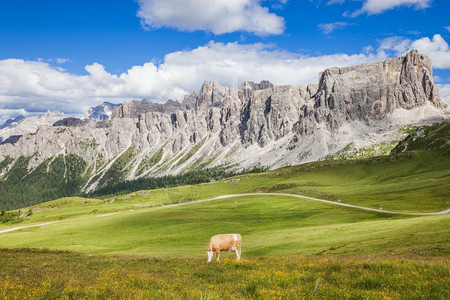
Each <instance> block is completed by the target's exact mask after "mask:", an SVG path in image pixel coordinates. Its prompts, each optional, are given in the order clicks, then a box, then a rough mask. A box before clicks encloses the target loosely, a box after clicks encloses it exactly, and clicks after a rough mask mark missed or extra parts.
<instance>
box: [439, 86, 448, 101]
mask: <svg viewBox="0 0 450 300" xmlns="http://www.w3.org/2000/svg"><path fill="white" fill-rule="evenodd" d="M437 86H438V89H439V94H440V96H441V98H442V99H444V100H446V101H447V102H450V84H438V85H437Z"/></svg>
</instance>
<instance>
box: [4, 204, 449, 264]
mask: <svg viewBox="0 0 450 300" xmlns="http://www.w3.org/2000/svg"><path fill="white" fill-rule="evenodd" d="M127 200H128V199H123V200H120V199H119V200H116V201H117V202H119V203H120V202H122V205H123V204H124V203H126V202H127ZM74 201H75V202H76V201H81V203H79V205H78V206H77V205H75V206H74V205H73V204H72V203H73V202H74ZM97 201H100V202H101V201H102V200H97ZM101 203H102V202H101ZM119 203H118V205H120V204H119ZM96 204H98V203H97V202H96V201H95V200H93V201H92V203H89V202H88V203H84V202H83V200H82V199H73V200H72V201H69V204H68V205H67V206H64V207H65V208H61V209H58V208H55V209H50V210H44V211H42V212H41V213H34V214H33V215H31V216H30V217H29V219H30V221H31V220H33V219H34V220H35V222H36V221H38V220H39V222H48V221H51V220H55V219H59V220H62V221H59V222H57V223H54V224H52V225H48V226H43V227H33V228H27V229H22V230H20V231H14V232H9V233H3V234H0V244H1V245H2V246H3V247H10V248H16V247H31V248H49V249H64V250H70V251H78V252H85V253H115V254H119V253H120V254H133V255H136V254H137V255H148V256H153V257H157V256H178V257H179V256H184V257H200V256H202V253H203V252H204V251H205V249H206V243H207V241H208V239H209V237H210V236H211V235H213V234H215V233H217V232H239V233H241V234H242V236H243V237H244V240H245V242H244V245H245V246H244V249H245V250H244V253H245V256H247V257H260V256H267V255H270V256H280V255H314V254H318V255H320V254H323V253H327V254H328V253H334V254H342V255H353V254H416V255H422V256H446V255H449V254H450V253H449V252H450V249H449V247H448V245H449V236H450V234H449V231H450V229H449V228H450V226H449V225H450V216H449V215H442V216H426V217H405V216H394V215H388V214H382V213H374V212H366V211H361V210H358V209H350V208H345V207H340V206H334V205H329V204H324V203H320V202H315V201H312V200H303V199H295V198H290V197H282V196H276V197H274V196H265V197H262V196H258V197H253V196H247V197H240V198H231V199H223V200H218V201H214V202H206V203H200V204H195V205H186V206H179V207H164V206H156V205H155V206H154V207H152V206H150V207H146V208H140V206H135V207H129V209H123V210H122V211H118V212H117V213H115V214H113V215H107V216H102V215H103V214H109V213H111V212H112V210H111V211H108V210H107V208H108V207H109V206H110V205H113V204H102V205H100V206H99V205H96ZM150 204H151V203H149V205H150ZM101 207H106V209H101ZM93 208H95V209H93ZM139 208H140V209H139ZM62 212H63V213H62ZM82 212H84V214H81V213H82ZM77 213H78V214H79V215H76V214H77ZM39 214H42V215H43V214H46V217H45V218H42V217H41V216H39ZM21 225H22V224H21ZM23 225H25V224H23ZM205 225H207V226H205ZM10 226H11V227H14V226H17V225H10ZM430 232H432V234H430ZM93 233H95V234H93ZM180 249H183V251H181V252H180Z"/></svg>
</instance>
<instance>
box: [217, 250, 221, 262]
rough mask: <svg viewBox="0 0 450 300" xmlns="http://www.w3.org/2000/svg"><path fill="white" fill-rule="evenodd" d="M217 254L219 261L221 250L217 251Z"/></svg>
mask: <svg viewBox="0 0 450 300" xmlns="http://www.w3.org/2000/svg"><path fill="white" fill-rule="evenodd" d="M216 255H217V261H219V257H220V251H217V252H216Z"/></svg>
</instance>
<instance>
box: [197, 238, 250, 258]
mask: <svg viewBox="0 0 450 300" xmlns="http://www.w3.org/2000/svg"><path fill="white" fill-rule="evenodd" d="M241 243H242V237H241V235H240V234H238V233H232V234H217V235H215V236H213V237H212V238H211V239H210V240H209V245H208V252H206V253H205V254H206V256H207V257H208V262H211V260H212V258H213V255H214V253H215V254H216V255H217V261H219V256H220V251H234V252H236V259H237V260H240V259H241Z"/></svg>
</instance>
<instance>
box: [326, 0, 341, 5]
mask: <svg viewBox="0 0 450 300" xmlns="http://www.w3.org/2000/svg"><path fill="white" fill-rule="evenodd" d="M344 2H345V0H328V2H327V5H331V4H336V3H338V4H342V3H344Z"/></svg>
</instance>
